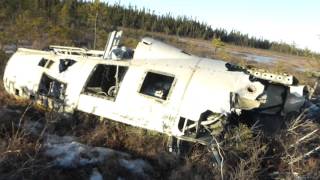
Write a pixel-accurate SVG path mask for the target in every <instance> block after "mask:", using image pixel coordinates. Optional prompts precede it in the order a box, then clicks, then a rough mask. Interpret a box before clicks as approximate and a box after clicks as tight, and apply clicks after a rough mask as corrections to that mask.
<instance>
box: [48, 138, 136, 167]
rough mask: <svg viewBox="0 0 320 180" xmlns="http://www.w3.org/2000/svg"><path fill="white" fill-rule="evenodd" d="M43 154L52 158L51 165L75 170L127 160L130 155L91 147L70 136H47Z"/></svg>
mask: <svg viewBox="0 0 320 180" xmlns="http://www.w3.org/2000/svg"><path fill="white" fill-rule="evenodd" d="M44 149H45V152H44V154H45V155H47V156H48V157H50V158H53V162H52V163H53V165H54V166H57V167H62V168H77V167H81V166H86V165H95V164H99V163H103V162H104V161H106V160H107V159H109V158H112V157H119V158H129V157H130V155H129V154H126V153H123V152H119V151H115V150H113V149H109V148H104V147H91V146H88V145H85V144H82V143H79V142H77V141H75V138H74V137H71V136H56V135H47V138H46V141H45V143H44Z"/></svg>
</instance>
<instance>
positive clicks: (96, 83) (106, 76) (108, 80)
mask: <svg viewBox="0 0 320 180" xmlns="http://www.w3.org/2000/svg"><path fill="white" fill-rule="evenodd" d="M127 70H128V67H123V66H115V65H103V64H99V65H97V66H96V67H95V68H94V70H93V73H92V74H91V76H90V78H89V80H88V82H87V84H86V86H85V89H84V92H85V93H88V94H91V95H98V96H103V97H106V98H108V99H111V100H115V98H116V96H117V94H118V91H119V88H120V83H121V82H122V80H123V78H124V75H125V74H126V72H127Z"/></svg>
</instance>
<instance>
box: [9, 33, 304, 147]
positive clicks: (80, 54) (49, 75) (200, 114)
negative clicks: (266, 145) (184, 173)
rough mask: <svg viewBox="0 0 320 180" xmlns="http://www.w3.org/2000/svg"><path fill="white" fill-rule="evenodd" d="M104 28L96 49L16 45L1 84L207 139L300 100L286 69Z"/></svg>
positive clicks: (63, 104) (69, 109)
mask: <svg viewBox="0 0 320 180" xmlns="http://www.w3.org/2000/svg"><path fill="white" fill-rule="evenodd" d="M121 34H122V32H112V33H111V35H110V36H109V40H108V43H107V45H106V48H105V50H104V51H96V50H86V49H82V48H75V47H64V46H50V48H49V50H46V51H40V50H31V49H23V48H20V49H18V51H17V52H16V53H15V54H14V55H13V56H12V57H11V58H10V60H9V62H8V64H7V66H6V69H5V74H4V87H5V89H6V91H7V92H8V93H10V94H12V95H13V96H15V97H16V98H23V99H31V100H34V101H35V102H36V103H37V104H40V105H42V106H44V107H48V108H52V109H55V110H57V111H58V112H62V113H73V112H74V111H82V112H85V113H89V114H94V115H97V116H100V117H103V118H107V119H112V120H115V121H118V122H121V123H125V124H129V125H132V126H137V127H140V128H145V129H148V130H154V131H158V132H161V133H165V134H167V135H169V136H170V137H175V138H176V139H178V140H179V141H180V140H183V141H192V142H197V143H201V144H204V145H208V144H210V143H212V135H218V134H219V133H221V131H222V130H223V126H224V124H225V121H227V119H228V118H230V117H232V118H241V116H244V115H245V116H250V118H251V119H254V120H256V121H258V120H259V118H261V117H262V116H267V117H269V118H270V121H272V120H273V118H272V117H283V116H286V115H287V114H290V113H293V112H298V111H300V108H301V107H302V106H303V105H304V103H305V94H304V86H303V85H298V83H297V81H296V79H295V78H294V77H293V76H291V75H287V74H273V73H268V72H265V71H262V70H258V69H253V68H243V67H240V66H237V65H233V64H230V63H226V62H224V61H220V60H215V59H207V58H201V57H197V56H193V55H190V54H188V53H186V52H184V51H182V50H180V49H178V48H175V47H173V46H170V45H167V44H165V43H163V42H160V41H157V40H154V39H151V38H143V39H142V40H141V42H139V44H138V45H137V47H136V49H129V48H126V47H120V46H119V42H120V38H121Z"/></svg>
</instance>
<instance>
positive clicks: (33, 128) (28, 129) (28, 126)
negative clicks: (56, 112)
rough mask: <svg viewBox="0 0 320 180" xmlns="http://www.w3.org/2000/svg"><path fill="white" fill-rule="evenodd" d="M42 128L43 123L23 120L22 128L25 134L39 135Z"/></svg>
mask: <svg viewBox="0 0 320 180" xmlns="http://www.w3.org/2000/svg"><path fill="white" fill-rule="evenodd" d="M42 129H43V124H41V123H40V122H38V121H25V123H24V124H23V130H24V132H25V133H26V134H32V135H39V134H40V133H41V131H42Z"/></svg>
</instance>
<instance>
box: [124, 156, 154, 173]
mask: <svg viewBox="0 0 320 180" xmlns="http://www.w3.org/2000/svg"><path fill="white" fill-rule="evenodd" d="M119 164H120V165H121V166H122V167H124V168H126V169H127V170H129V171H130V172H132V173H134V174H144V173H145V172H146V171H151V170H152V167H151V166H150V164H149V163H147V162H146V161H144V160H142V159H136V160H126V159H119Z"/></svg>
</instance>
